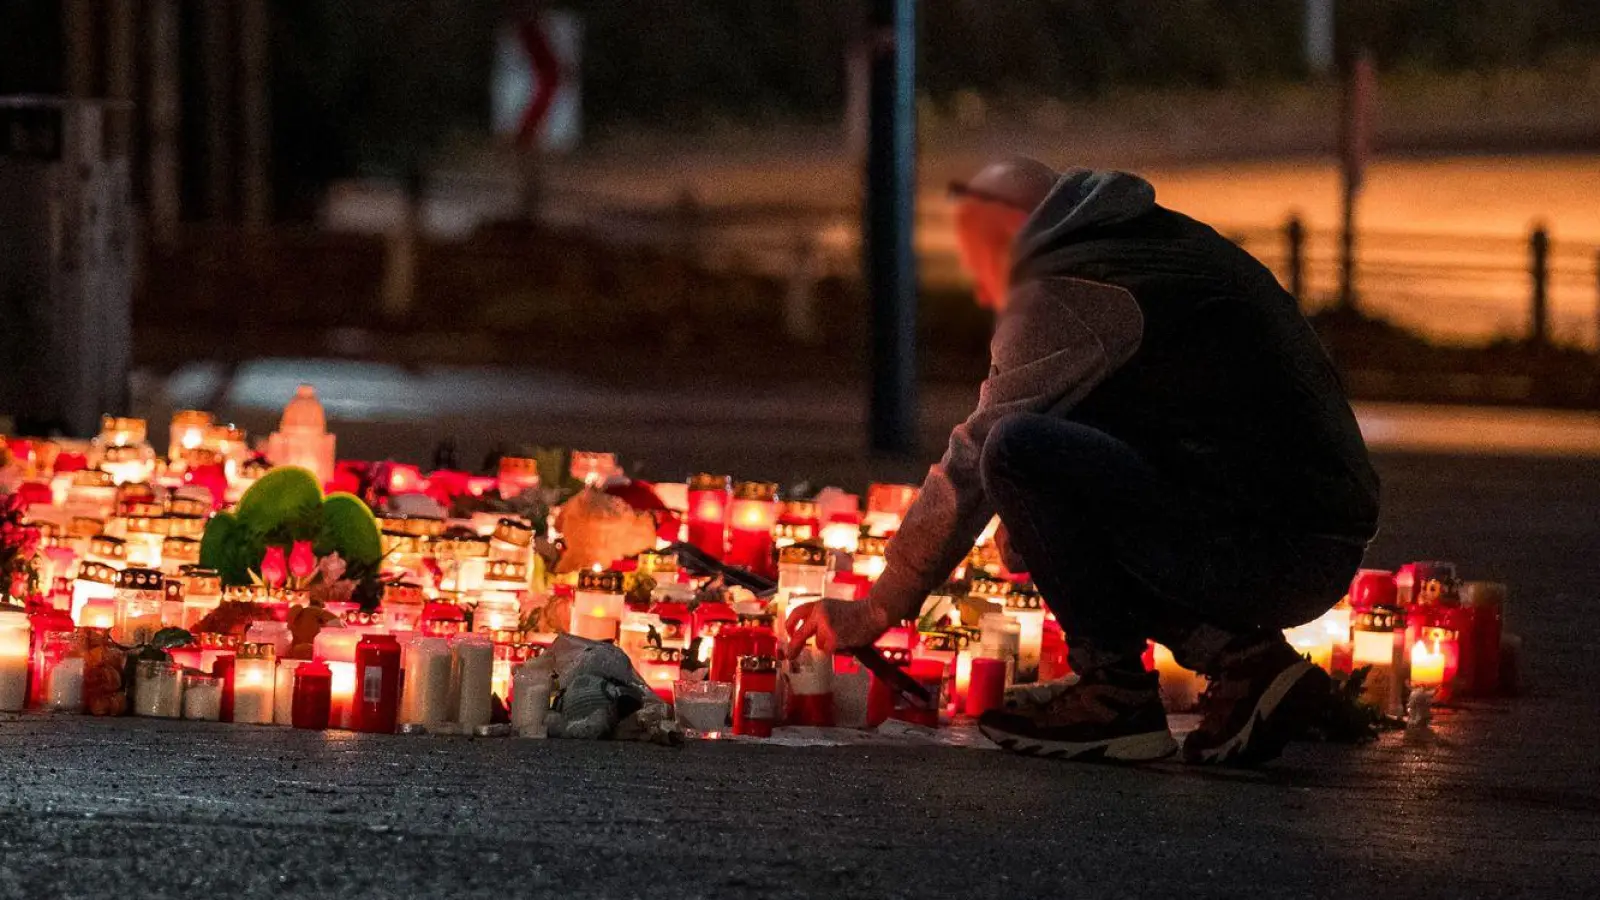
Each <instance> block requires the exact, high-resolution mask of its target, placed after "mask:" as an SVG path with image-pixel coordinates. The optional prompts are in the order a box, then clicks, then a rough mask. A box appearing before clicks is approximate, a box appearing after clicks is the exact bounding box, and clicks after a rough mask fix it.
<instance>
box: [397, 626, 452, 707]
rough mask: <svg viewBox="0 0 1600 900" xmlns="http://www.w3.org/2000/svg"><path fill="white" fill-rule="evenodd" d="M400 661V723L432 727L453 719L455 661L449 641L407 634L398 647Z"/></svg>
mask: <svg viewBox="0 0 1600 900" xmlns="http://www.w3.org/2000/svg"><path fill="white" fill-rule="evenodd" d="M400 662H401V668H402V669H403V670H404V673H405V674H404V677H403V679H402V684H401V691H400V713H399V716H398V720H399V722H400V724H402V725H422V726H425V727H436V726H438V725H439V724H441V723H444V722H449V721H452V720H454V719H455V703H454V701H453V693H454V680H455V663H454V660H453V658H452V655H451V653H450V642H449V641H448V640H446V639H444V638H437V637H423V636H420V635H414V636H411V637H409V638H407V639H406V641H405V642H404V644H403V645H402V647H401V659H400Z"/></svg>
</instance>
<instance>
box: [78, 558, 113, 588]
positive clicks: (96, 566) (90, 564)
mask: <svg viewBox="0 0 1600 900" xmlns="http://www.w3.org/2000/svg"><path fill="white" fill-rule="evenodd" d="M117 574H118V573H117V570H116V569H114V568H112V567H111V566H108V565H106V564H105V563H103V562H95V561H93V560H85V561H84V562H82V563H79V564H78V580H79V581H92V582H94V583H95V584H116V583H117Z"/></svg>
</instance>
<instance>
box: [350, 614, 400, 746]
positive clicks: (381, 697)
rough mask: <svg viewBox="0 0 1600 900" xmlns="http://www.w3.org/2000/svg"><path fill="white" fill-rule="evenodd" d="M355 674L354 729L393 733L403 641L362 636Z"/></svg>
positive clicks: (382, 636)
mask: <svg viewBox="0 0 1600 900" xmlns="http://www.w3.org/2000/svg"><path fill="white" fill-rule="evenodd" d="M356 673H357V674H356V677H357V680H358V681H359V684H360V687H359V693H358V694H357V696H356V698H355V711H354V714H353V724H354V726H355V730H356V731H365V732H370V733H375V734H393V733H394V729H395V724H396V717H397V715H398V713H399V706H400V644H399V642H397V641H396V640H395V639H394V636H393V635H390V634H368V635H365V636H363V637H362V638H361V643H360V644H358V645H356Z"/></svg>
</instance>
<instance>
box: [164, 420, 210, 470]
mask: <svg viewBox="0 0 1600 900" xmlns="http://www.w3.org/2000/svg"><path fill="white" fill-rule="evenodd" d="M211 423H212V418H211V413H208V412H203V411H201V410H198V409H180V410H178V411H177V412H175V413H173V414H172V427H171V428H170V429H169V430H168V431H167V459H170V460H173V461H174V462H176V461H178V460H181V459H183V454H184V451H186V450H198V449H200V447H201V446H203V445H204V444H205V440H206V430H207V429H208V428H210V427H211Z"/></svg>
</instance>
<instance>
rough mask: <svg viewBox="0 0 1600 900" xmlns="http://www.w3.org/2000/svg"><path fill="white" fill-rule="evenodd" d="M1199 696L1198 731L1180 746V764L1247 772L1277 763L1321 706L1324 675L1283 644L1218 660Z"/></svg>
mask: <svg viewBox="0 0 1600 900" xmlns="http://www.w3.org/2000/svg"><path fill="white" fill-rule="evenodd" d="M1220 668H1221V672H1220V674H1219V676H1218V677H1217V678H1216V679H1214V680H1213V681H1212V682H1211V684H1210V686H1209V687H1207V688H1206V690H1205V692H1204V693H1202V694H1201V695H1200V711H1201V713H1202V720H1201V722H1200V727H1199V728H1196V729H1195V730H1194V731H1193V732H1191V733H1190V735H1189V736H1188V738H1186V739H1185V740H1184V742H1183V761H1184V762H1186V763H1191V764H1195V765H1222V766H1238V767H1249V766H1259V765H1261V764H1262V763H1265V762H1270V761H1272V760H1274V759H1277V758H1278V756H1279V755H1280V754H1282V753H1283V747H1284V745H1285V744H1287V743H1289V741H1290V740H1292V739H1293V738H1294V737H1295V736H1297V735H1299V734H1302V733H1303V732H1304V730H1305V728H1306V726H1307V725H1308V724H1309V723H1310V722H1312V721H1314V719H1315V717H1316V716H1317V714H1318V713H1319V712H1320V710H1321V707H1322V705H1323V704H1325V703H1326V702H1327V698H1328V696H1329V692H1330V691H1331V689H1332V684H1331V682H1330V681H1329V679H1328V674H1327V673H1326V672H1324V671H1322V670H1321V669H1319V668H1317V667H1316V666H1314V665H1312V664H1311V663H1310V662H1308V661H1307V660H1306V659H1305V658H1304V657H1302V656H1301V655H1300V654H1298V653H1296V652H1295V651H1294V648H1293V647H1290V646H1289V645H1288V644H1287V643H1286V642H1283V641H1281V640H1280V641H1265V642H1262V643H1260V644H1257V645H1255V646H1253V647H1249V648H1246V649H1244V650H1242V651H1238V652H1237V653H1234V654H1231V655H1230V656H1227V657H1224V658H1223V661H1222V665H1221V667H1220Z"/></svg>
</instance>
